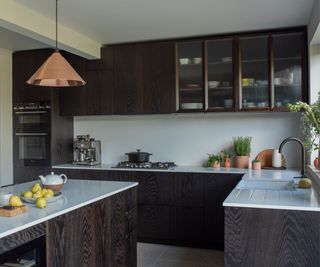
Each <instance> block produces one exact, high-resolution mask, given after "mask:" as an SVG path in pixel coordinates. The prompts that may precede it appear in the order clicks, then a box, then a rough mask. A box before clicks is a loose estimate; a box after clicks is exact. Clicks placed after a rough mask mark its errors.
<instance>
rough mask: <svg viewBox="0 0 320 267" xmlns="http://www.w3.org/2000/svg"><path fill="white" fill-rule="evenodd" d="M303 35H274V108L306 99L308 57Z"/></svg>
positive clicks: (280, 107) (281, 107)
mask: <svg viewBox="0 0 320 267" xmlns="http://www.w3.org/2000/svg"><path fill="white" fill-rule="evenodd" d="M304 41H305V39H304V35H303V33H287V34H275V35H273V70H274V73H273V86H274V108H275V109H280V110H281V109H283V108H284V107H285V106H286V105H287V104H288V103H294V102H296V101H299V100H301V99H306V97H307V95H306V92H307V90H305V89H304V88H306V67H305V65H306V63H305V62H306V57H305V50H306V48H305V42H304Z"/></svg>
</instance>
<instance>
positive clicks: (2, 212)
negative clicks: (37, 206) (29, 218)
mask: <svg viewBox="0 0 320 267" xmlns="http://www.w3.org/2000/svg"><path fill="white" fill-rule="evenodd" d="M28 210H29V207H28V206H26V205H22V206H21V207H14V208H13V209H4V208H2V207H0V217H13V216H18V215H20V214H23V213H25V212H27V211H28Z"/></svg>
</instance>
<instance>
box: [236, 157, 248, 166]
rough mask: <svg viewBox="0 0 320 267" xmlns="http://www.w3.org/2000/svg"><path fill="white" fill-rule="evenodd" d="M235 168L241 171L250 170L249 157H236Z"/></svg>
mask: <svg viewBox="0 0 320 267" xmlns="http://www.w3.org/2000/svg"><path fill="white" fill-rule="evenodd" d="M234 167H235V168H240V169H248V167H249V156H236V157H235V158H234Z"/></svg>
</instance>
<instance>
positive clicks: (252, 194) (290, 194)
mask: <svg viewBox="0 0 320 267" xmlns="http://www.w3.org/2000/svg"><path fill="white" fill-rule="evenodd" d="M299 175H300V172H299V171H293V170H283V171H263V172H261V175H256V174H252V175H250V172H249V173H247V174H246V175H244V177H243V180H245V181H258V182H263V183H266V185H267V186H266V187H265V188H264V187H263V188H238V187H239V184H240V183H239V184H238V185H237V186H236V187H235V188H234V189H233V190H232V192H231V193H230V194H229V196H228V197H227V198H226V200H225V201H224V202H223V205H224V206H225V207H244V208H265V209H284V210H303V211H320V202H319V194H318V192H317V191H316V190H315V188H314V187H313V188H312V189H299V188H295V187H294V188H286V189H277V188H276V189H274V188H272V186H270V187H269V188H268V185H271V184H273V185H274V184H275V183H274V182H281V181H290V180H292V178H293V177H297V176H299ZM259 177H260V178H259ZM294 181H295V183H296V184H297V183H298V179H294Z"/></svg>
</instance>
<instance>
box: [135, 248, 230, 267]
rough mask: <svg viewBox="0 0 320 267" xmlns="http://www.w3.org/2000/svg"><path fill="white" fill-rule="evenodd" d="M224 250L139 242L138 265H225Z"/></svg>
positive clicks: (197, 266) (150, 266) (218, 266)
mask: <svg viewBox="0 0 320 267" xmlns="http://www.w3.org/2000/svg"><path fill="white" fill-rule="evenodd" d="M223 257H224V254H223V251H219V250H210V249H198V248H185V247H175V246H166V245H158V244H148V243H138V267H223V266H224V263H223V262H224V261H223Z"/></svg>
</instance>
